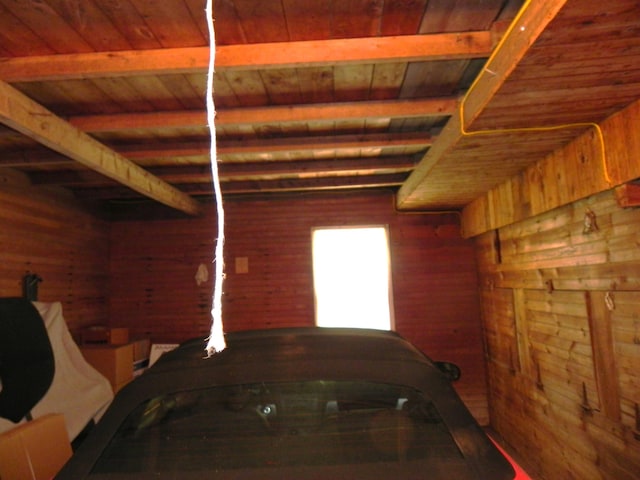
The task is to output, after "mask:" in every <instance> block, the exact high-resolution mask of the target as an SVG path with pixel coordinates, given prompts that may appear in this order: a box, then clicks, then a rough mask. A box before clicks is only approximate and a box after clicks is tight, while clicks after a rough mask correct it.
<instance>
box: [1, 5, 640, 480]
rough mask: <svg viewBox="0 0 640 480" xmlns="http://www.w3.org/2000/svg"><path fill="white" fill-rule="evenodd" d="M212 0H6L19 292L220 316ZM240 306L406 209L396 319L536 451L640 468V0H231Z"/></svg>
mask: <svg viewBox="0 0 640 480" xmlns="http://www.w3.org/2000/svg"><path fill="white" fill-rule="evenodd" d="M204 8H205V2H204V1H203V0H163V1H162V2H156V1H153V0H116V1H114V0H38V1H35V0H33V1H16V0H0V123H1V124H2V125H0V227H1V228H0V255H1V261H0V297H11V296H20V295H22V278H23V277H24V275H25V274H36V275H37V276H38V277H39V278H40V279H41V280H42V281H41V283H40V285H39V300H41V301H43V302H61V304H62V306H63V309H64V316H65V319H66V321H67V323H68V326H69V329H70V330H71V331H72V332H73V333H74V334H77V333H78V332H80V331H82V330H83V329H84V328H87V327H89V326H93V325H106V326H111V327H126V328H128V330H129V332H130V335H131V336H132V337H134V338H149V339H150V340H151V341H152V342H154V343H178V342H182V341H184V340H186V339H189V338H192V337H196V336H203V337H205V336H207V335H208V333H209V327H210V324H211V313H210V311H211V293H212V289H213V287H212V283H213V278H212V277H211V276H209V278H208V280H207V281H204V282H200V283H199V284H198V283H196V281H195V280H194V276H195V274H196V272H197V270H198V267H199V266H200V265H206V266H209V271H212V268H211V267H212V261H213V251H214V248H215V243H216V238H217V232H216V202H215V198H214V196H213V184H212V175H211V165H210V155H209V153H210V130H209V126H208V124H207V112H206V105H205V96H206V85H207V68H208V64H209V59H210V39H209V33H208V28H207V22H206V17H205V10H204ZM213 12H214V18H215V32H216V35H215V45H216V68H215V75H214V79H213V83H214V99H215V103H216V144H217V155H218V158H217V161H218V168H219V173H220V182H221V189H222V193H223V199H224V200H223V205H224V208H225V219H226V222H225V239H226V240H225V257H224V259H225V274H226V277H225V280H224V295H223V303H222V308H223V319H224V326H225V329H226V331H237V330H245V329H254V328H275V327H289V326H306V325H313V324H314V292H313V272H312V264H311V260H312V259H311V230H312V229H313V228H315V227H334V226H335V227H345V226H361V225H385V226H387V228H388V232H389V242H390V259H391V275H392V284H393V305H394V324H395V330H397V331H398V332H399V333H400V334H401V335H403V336H404V337H406V338H407V339H408V340H410V341H411V342H413V343H414V344H415V345H417V346H418V347H419V348H420V349H422V350H423V351H424V352H425V353H427V354H428V355H429V356H431V357H432V358H437V359H442V360H448V361H452V362H455V363H457V364H458V365H459V366H460V367H461V369H462V372H463V373H462V378H461V380H460V381H459V382H458V383H457V384H456V388H457V390H458V392H459V393H460V395H461V397H462V398H463V400H464V401H465V403H466V404H467V406H468V407H469V409H470V410H471V412H472V413H473V414H474V416H475V417H476V418H477V419H478V421H479V422H480V423H481V424H482V425H485V426H488V427H490V428H491V429H493V430H494V431H496V432H497V434H498V435H500V437H502V439H504V442H505V444H506V445H508V446H509V447H510V448H511V449H512V450H513V451H514V452H515V453H516V454H517V455H519V456H520V457H521V458H523V459H524V460H525V461H526V464H527V466H528V467H529V468H530V470H531V472H530V473H531V474H532V476H534V477H535V478H540V479H553V480H559V479H611V480H613V479H615V480H621V479H638V478H640V406H639V405H640V233H639V232H640V228H639V226H640V210H639V209H638V207H639V206H640V183H638V180H639V179H640V160H639V159H640V3H639V2H638V1H636V0H634V1H631V0H611V1H609V2H602V1H595V0H531V1H520V0H402V1H400V0H398V1H394V0H342V1H324V2H317V1H313V0H277V1H264V0H216V1H215V2H214V6H213Z"/></svg>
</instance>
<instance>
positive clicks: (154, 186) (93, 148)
mask: <svg viewBox="0 0 640 480" xmlns="http://www.w3.org/2000/svg"><path fill="white" fill-rule="evenodd" d="M0 122H1V123H3V124H5V125H7V126H8V127H10V128H13V129H14V130H17V131H19V132H20V133H22V134H23V135H26V136H28V137H30V138H32V139H33V140H36V141H37V142H38V143H40V144H42V145H44V146H46V147H48V148H50V149H52V150H55V151H56V152H58V153H61V154H62V155H65V156H67V157H69V158H71V159H73V160H75V161H77V162H78V163H81V164H83V165H85V166H87V167H89V168H91V169H92V170H95V171H97V172H99V173H101V174H103V175H105V176H107V177H109V178H112V179H114V180H116V181H118V182H120V183H122V184H123V185H126V186H128V187H129V188H131V189H133V190H136V191H137V192H139V193H141V194H143V195H146V196H148V197H150V198H153V199H154V200H157V201H158V202H161V203H164V204H165V205H168V206H171V207H173V208H176V209H178V210H181V211H183V212H185V213H189V214H191V215H195V214H198V213H199V211H200V206H199V204H198V202H197V201H195V200H194V199H193V198H191V197H189V196H188V195H186V194H184V193H182V192H180V191H178V190H177V189H175V188H174V187H172V186H171V185H169V184H167V183H165V182H163V181H162V180H160V179H158V178H156V177H154V176H152V175H150V174H149V173H148V172H147V171H145V170H144V169H142V168H141V167H139V166H137V165H136V164H135V163H133V162H131V161H130V160H127V159H126V158H124V157H122V156H121V155H119V154H118V153H116V152H114V151H113V150H111V149H110V148H108V147H106V146H105V145H103V144H102V143H100V142H98V141H97V140H95V139H93V138H92V137H90V136H89V135H87V134H86V133H84V132H82V131H80V130H78V129H77V128H75V127H73V126H72V125H70V124H69V123H67V122H65V121H64V120H63V119H61V118H60V117H57V116H56V115H54V114H53V113H52V112H51V111H49V110H47V109H46V108H44V107H43V106H41V105H40V104H38V103H36V102H34V101H33V100H31V99H30V98H29V97H27V96H25V95H23V94H22V93H20V92H19V91H18V90H16V89H15V88H13V87H12V86H10V85H8V84H7V83H4V82H0Z"/></svg>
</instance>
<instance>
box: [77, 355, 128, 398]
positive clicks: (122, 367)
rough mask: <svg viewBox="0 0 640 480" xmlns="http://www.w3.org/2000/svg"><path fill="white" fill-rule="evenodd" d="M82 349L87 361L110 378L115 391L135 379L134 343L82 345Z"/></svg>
mask: <svg viewBox="0 0 640 480" xmlns="http://www.w3.org/2000/svg"><path fill="white" fill-rule="evenodd" d="M80 351H81V352H82V355H83V356H84V358H85V360H86V361H87V362H89V363H90V364H91V365H92V366H93V367H94V368H95V369H96V370H98V371H99V372H100V373H102V374H103V375H104V376H105V377H107V379H109V382H110V383H111V388H113V391H114V393H115V392H117V391H118V390H120V389H121V388H122V387H124V386H125V385H126V384H127V383H129V382H130V381H131V380H132V379H133V344H131V343H127V344H126V345H97V344H95V345H82V346H81V347H80Z"/></svg>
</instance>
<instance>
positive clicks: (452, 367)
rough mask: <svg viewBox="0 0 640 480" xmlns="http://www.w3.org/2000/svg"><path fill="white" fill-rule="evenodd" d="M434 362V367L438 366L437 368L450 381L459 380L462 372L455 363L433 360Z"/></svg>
mask: <svg viewBox="0 0 640 480" xmlns="http://www.w3.org/2000/svg"><path fill="white" fill-rule="evenodd" d="M434 363H435V365H436V367H438V369H439V370H440V371H441V372H442V373H444V374H445V375H446V377H447V378H448V379H449V380H451V381H452V382H455V381H457V380H460V376H461V375H462V372H461V370H460V367H459V366H458V365H456V364H455V363H451V362H434Z"/></svg>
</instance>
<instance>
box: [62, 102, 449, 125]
mask: <svg viewBox="0 0 640 480" xmlns="http://www.w3.org/2000/svg"><path fill="white" fill-rule="evenodd" d="M457 105H458V98H457V97H441V98H422V99H412V100H379V101H370V102H342V103H323V104H311V105H287V106H276V107H245V108H233V109H221V110H218V111H217V112H216V126H232V125H261V124H269V123H289V122H305V123H307V122H314V121H341V120H356V119H360V120H363V119H374V118H417V117H435V116H447V115H451V114H452V113H453V112H455V111H456V108H457ZM67 120H68V121H69V123H70V124H72V125H74V126H75V127H77V128H79V129H80V130H83V131H85V132H108V131H118V130H127V129H132V128H134V129H160V128H178V127H206V126H207V113H206V112H205V111H203V110H182V111H176V112H154V113H123V114H111V115H80V116H73V117H68V119H67Z"/></svg>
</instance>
